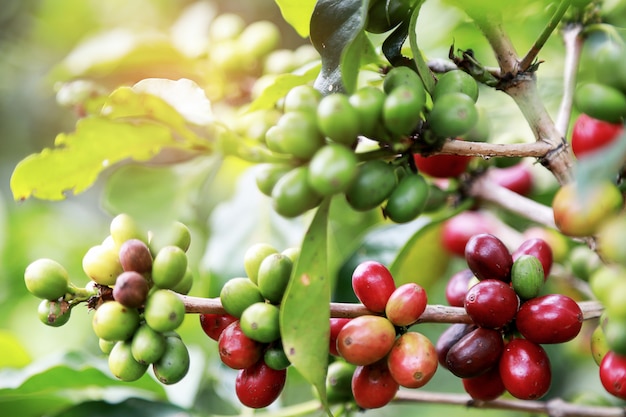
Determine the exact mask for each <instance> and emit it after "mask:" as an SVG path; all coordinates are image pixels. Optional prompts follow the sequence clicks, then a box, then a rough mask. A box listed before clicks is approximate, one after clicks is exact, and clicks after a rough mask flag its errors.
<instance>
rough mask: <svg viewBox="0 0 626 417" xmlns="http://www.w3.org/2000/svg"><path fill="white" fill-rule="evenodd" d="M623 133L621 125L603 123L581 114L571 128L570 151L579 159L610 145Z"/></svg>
mask: <svg viewBox="0 0 626 417" xmlns="http://www.w3.org/2000/svg"><path fill="white" fill-rule="evenodd" d="M623 131H624V125H622V124H621V123H609V122H605V121H603V120H599V119H595V118H593V117H591V116H588V115H586V114H584V113H583V114H581V115H580V116H578V118H577V119H576V121H575V122H574V126H573V128H572V142H571V145H572V151H573V152H574V155H576V157H577V158H581V157H582V156H584V155H587V154H589V153H591V152H594V151H596V150H599V149H601V148H602V147H604V146H606V145H607V144H609V143H611V142H612V141H613V140H615V138H617V137H618V136H619V135H620V134H621V133H622V132H623Z"/></svg>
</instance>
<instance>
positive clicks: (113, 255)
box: [83, 245, 124, 286]
mask: <svg viewBox="0 0 626 417" xmlns="http://www.w3.org/2000/svg"><path fill="white" fill-rule="evenodd" d="M83 270H84V271H85V273H86V274H87V276H88V277H89V278H91V279H92V280H94V281H95V282H97V283H98V284H100V285H109V286H112V285H114V284H115V280H116V279H117V276H118V275H119V274H121V273H122V272H124V269H123V268H122V264H121V263H120V258H119V255H118V251H117V249H116V248H110V247H107V246H103V245H96V246H92V247H91V248H89V250H88V251H87V253H85V255H84V256H83Z"/></svg>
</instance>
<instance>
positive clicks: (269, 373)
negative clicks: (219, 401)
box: [235, 360, 287, 408]
mask: <svg viewBox="0 0 626 417" xmlns="http://www.w3.org/2000/svg"><path fill="white" fill-rule="evenodd" d="M286 380H287V370H286V369H281V370H276V369H272V368H270V367H269V366H267V365H266V364H265V362H263V361H262V360H260V361H258V362H257V363H255V364H253V365H252V366H250V367H248V368H245V369H241V370H240V371H239V372H238V373H237V378H236V379H235V393H236V394H237V398H238V399H239V401H241V403H242V404H243V405H245V406H246V407H250V408H263V407H267V406H268V405H270V404H272V403H273V402H274V401H276V399H277V398H278V396H279V395H280V393H281V392H282V391H283V388H284V387H285V382H286Z"/></svg>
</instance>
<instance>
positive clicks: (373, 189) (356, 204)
mask: <svg viewBox="0 0 626 417" xmlns="http://www.w3.org/2000/svg"><path fill="white" fill-rule="evenodd" d="M395 187H396V174H395V172H394V169H393V167H392V166H391V165H389V164H388V163H386V162H384V161H381V160H379V159H375V160H371V161H366V162H364V163H362V164H361V165H359V168H358V170H357V174H356V178H355V179H354V181H353V182H352V184H351V185H350V187H348V189H347V190H346V200H347V201H348V204H349V205H350V207H352V208H353V209H355V210H358V211H366V210H371V209H373V208H376V207H378V206H379V205H380V204H381V203H382V202H384V201H385V200H386V199H387V197H389V195H390V194H391V192H392V191H393V190H394V188H395Z"/></svg>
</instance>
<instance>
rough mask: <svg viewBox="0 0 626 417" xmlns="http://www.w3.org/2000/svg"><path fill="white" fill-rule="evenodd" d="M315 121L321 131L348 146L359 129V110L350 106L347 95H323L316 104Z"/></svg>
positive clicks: (354, 138) (354, 139)
mask: <svg viewBox="0 0 626 417" xmlns="http://www.w3.org/2000/svg"><path fill="white" fill-rule="evenodd" d="M317 123H318V125H319V128H320V130H321V131H322V133H323V134H324V135H325V136H327V137H329V138H330V139H332V140H334V141H335V142H338V143H342V144H344V145H347V146H350V145H352V144H353V143H354V141H356V138H357V135H358V134H359V132H360V131H361V125H360V118H359V112H358V111H357V110H356V109H355V108H354V107H352V104H350V100H348V96H346V95H345V94H341V93H333V94H329V95H327V96H325V97H324V98H323V99H322V100H321V101H320V103H319V105H318V106H317Z"/></svg>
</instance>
